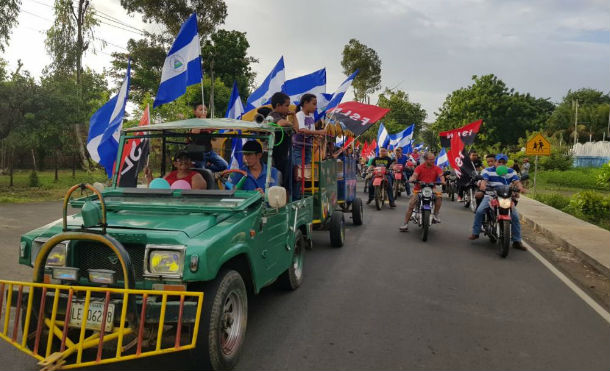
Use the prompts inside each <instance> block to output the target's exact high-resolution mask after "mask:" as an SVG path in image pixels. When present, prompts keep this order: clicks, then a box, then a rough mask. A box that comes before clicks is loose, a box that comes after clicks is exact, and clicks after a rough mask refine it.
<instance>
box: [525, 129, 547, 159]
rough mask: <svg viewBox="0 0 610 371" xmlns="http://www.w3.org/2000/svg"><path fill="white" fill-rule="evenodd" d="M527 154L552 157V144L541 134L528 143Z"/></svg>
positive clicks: (526, 146)
mask: <svg viewBox="0 0 610 371" xmlns="http://www.w3.org/2000/svg"><path fill="white" fill-rule="evenodd" d="M525 154H526V155H530V156H550V155H551V143H549V141H548V140H546V138H545V137H543V136H542V135H540V134H536V135H534V137H533V138H532V139H530V140H528V141H527V144H526V145H525Z"/></svg>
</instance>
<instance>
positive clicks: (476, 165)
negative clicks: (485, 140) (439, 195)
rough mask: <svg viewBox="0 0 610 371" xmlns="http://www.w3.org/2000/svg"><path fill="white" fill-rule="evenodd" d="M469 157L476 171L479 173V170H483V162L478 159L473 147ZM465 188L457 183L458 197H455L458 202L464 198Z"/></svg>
mask: <svg viewBox="0 0 610 371" xmlns="http://www.w3.org/2000/svg"><path fill="white" fill-rule="evenodd" d="M469 157H470V161H472V164H473V165H474V168H475V169H476V171H477V173H480V172H481V170H483V163H482V162H481V159H479V154H478V153H477V151H476V150H474V149H471V150H470V154H469ZM465 190H466V189H465V188H464V186H463V185H460V184H458V197H457V200H458V202H462V200H463V198H464V191H465Z"/></svg>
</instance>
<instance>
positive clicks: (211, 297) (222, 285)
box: [190, 270, 248, 371]
mask: <svg viewBox="0 0 610 371" xmlns="http://www.w3.org/2000/svg"><path fill="white" fill-rule="evenodd" d="M204 293H205V298H206V299H205V300H204V301H203V312H202V313H201V321H200V325H199V335H198V336H199V338H198V339H197V346H196V347H195V349H193V350H192V351H191V357H190V358H191V360H192V362H193V366H194V367H196V368H197V369H211V370H216V371H219V370H231V369H233V368H234V367H235V365H237V361H238V360H239V356H240V354H241V351H242V349H243V344H244V340H245V337H246V326H247V323H248V294H247V292H246V285H245V284H244V280H243V279H242V277H241V275H240V274H239V273H238V272H237V271H235V270H222V271H220V272H219V274H218V277H216V279H215V280H214V281H211V282H209V283H208V284H206V286H205V288H204ZM234 317H238V318H234ZM227 324H228V326H230V328H227V329H225V328H223V326H225V325H227ZM234 325H235V326H236V327H235V328H233V326H234ZM227 330H228V331H230V332H231V333H230V334H228V335H227V334H226V331H227ZM225 336H228V337H229V339H224V338H225ZM223 343H225V344H223ZM227 343H231V344H230V345H229V344H227ZM229 346H230V348H231V349H228V347H229ZM224 347H227V349H223V348H224Z"/></svg>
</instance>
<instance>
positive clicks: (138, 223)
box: [68, 210, 232, 237]
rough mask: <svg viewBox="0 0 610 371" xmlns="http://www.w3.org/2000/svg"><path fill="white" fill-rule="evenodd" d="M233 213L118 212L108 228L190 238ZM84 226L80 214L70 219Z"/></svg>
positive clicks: (110, 216) (110, 214) (110, 215)
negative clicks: (158, 231)
mask: <svg viewBox="0 0 610 371" xmlns="http://www.w3.org/2000/svg"><path fill="white" fill-rule="evenodd" d="M231 214H232V213H229V212H225V213H205V212H172V213H169V212H167V211H164V212H162V213H159V212H156V213H155V212H153V211H135V210H118V211H109V212H108V213H107V218H108V220H107V223H108V228H117V229H122V228H125V229H139V230H165V231H182V232H184V233H186V235H187V236H189V237H194V236H197V235H198V234H200V233H203V232H205V231H206V230H208V229H210V228H212V227H213V226H215V225H216V224H218V223H220V222H221V221H223V220H225V219H226V218H228V217H229V216H230V215H231ZM82 224H83V220H82V218H81V216H80V214H76V215H73V216H71V217H68V225H69V226H70V227H74V228H78V227H80V226H81V225H82Z"/></svg>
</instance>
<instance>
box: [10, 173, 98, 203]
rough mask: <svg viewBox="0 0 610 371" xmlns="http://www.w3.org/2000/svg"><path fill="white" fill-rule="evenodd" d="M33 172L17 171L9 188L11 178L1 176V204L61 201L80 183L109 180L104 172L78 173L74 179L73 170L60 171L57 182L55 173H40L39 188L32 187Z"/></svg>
mask: <svg viewBox="0 0 610 371" xmlns="http://www.w3.org/2000/svg"><path fill="white" fill-rule="evenodd" d="M31 173H32V171H31V170H15V171H14V174H13V179H14V186H13V187H9V182H10V177H9V176H8V175H0V202H15V203H23V202H39V201H57V200H61V199H62V198H63V197H64V195H65V194H66V191H67V190H68V188H70V187H71V186H73V185H75V184H78V183H94V182H102V183H105V182H106V181H107V180H108V177H107V176H106V173H104V171H102V170H95V171H92V172H86V171H77V172H76V176H75V177H72V170H59V174H58V175H59V180H58V181H55V180H54V178H55V173H54V171H52V170H50V171H38V172H37V173H36V174H37V176H38V183H39V186H38V187H30V174H31Z"/></svg>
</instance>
